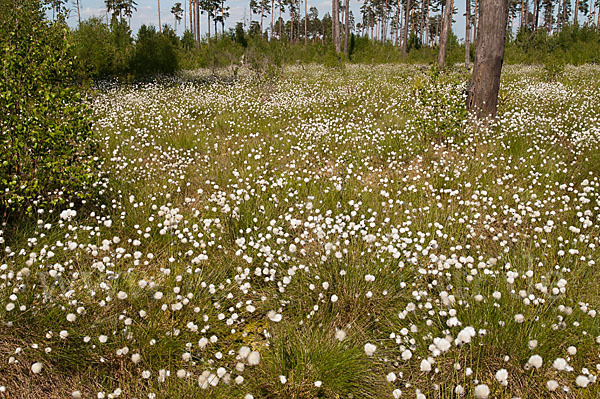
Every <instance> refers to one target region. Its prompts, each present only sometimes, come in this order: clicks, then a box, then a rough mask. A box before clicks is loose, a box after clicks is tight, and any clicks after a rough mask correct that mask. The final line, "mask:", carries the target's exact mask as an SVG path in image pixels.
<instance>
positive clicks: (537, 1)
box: [533, 0, 540, 30]
mask: <svg viewBox="0 0 600 399" xmlns="http://www.w3.org/2000/svg"><path fill="white" fill-rule="evenodd" d="M539 21H540V0H534V2H533V30H537V29H538V24H539Z"/></svg>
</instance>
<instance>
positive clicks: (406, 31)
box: [402, 0, 410, 58]
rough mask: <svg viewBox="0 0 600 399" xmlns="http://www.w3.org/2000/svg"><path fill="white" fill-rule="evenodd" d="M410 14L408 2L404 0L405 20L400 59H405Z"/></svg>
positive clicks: (408, 0)
mask: <svg viewBox="0 0 600 399" xmlns="http://www.w3.org/2000/svg"><path fill="white" fill-rule="evenodd" d="M409 14H410V0H406V18H405V20H404V35H403V36H404V37H403V38H402V57H403V58H404V57H406V45H407V42H408V18H409Z"/></svg>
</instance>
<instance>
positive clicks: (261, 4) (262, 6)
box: [260, 0, 265, 36]
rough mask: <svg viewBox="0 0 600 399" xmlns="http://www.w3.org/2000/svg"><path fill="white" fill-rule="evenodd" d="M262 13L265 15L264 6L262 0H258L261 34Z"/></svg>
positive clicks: (261, 30)
mask: <svg viewBox="0 0 600 399" xmlns="http://www.w3.org/2000/svg"><path fill="white" fill-rule="evenodd" d="M263 15H265V6H264V3H263V0H260V35H261V36H262V34H263Z"/></svg>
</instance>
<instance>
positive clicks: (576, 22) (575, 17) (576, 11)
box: [573, 0, 579, 26]
mask: <svg viewBox="0 0 600 399" xmlns="http://www.w3.org/2000/svg"><path fill="white" fill-rule="evenodd" d="M578 14H579V0H575V13H574V14H573V24H575V26H579V21H578V18H577V17H578Z"/></svg>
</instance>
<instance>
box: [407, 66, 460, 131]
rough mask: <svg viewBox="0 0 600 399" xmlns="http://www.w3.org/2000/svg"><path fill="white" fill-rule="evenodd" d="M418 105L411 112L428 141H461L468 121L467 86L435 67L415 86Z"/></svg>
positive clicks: (417, 129)
mask: <svg viewBox="0 0 600 399" xmlns="http://www.w3.org/2000/svg"><path fill="white" fill-rule="evenodd" d="M413 93H414V97H415V98H416V99H417V101H416V103H414V104H411V107H410V109H408V110H407V112H409V113H411V114H413V115H415V118H413V121H414V123H415V126H414V128H415V130H416V132H417V134H420V135H422V136H423V137H424V138H425V139H426V140H428V141H436V142H441V141H444V140H450V141H458V140H461V139H462V138H463V136H464V123H465V121H466V120H467V118H468V114H469V113H468V111H467V107H466V87H465V84H464V82H462V81H461V80H460V79H459V78H458V77H456V76H453V75H450V74H441V73H440V70H439V68H437V66H433V67H432V68H431V69H430V71H429V75H428V76H426V77H424V78H422V79H417V80H416V81H415V83H414V85H413Z"/></svg>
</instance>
